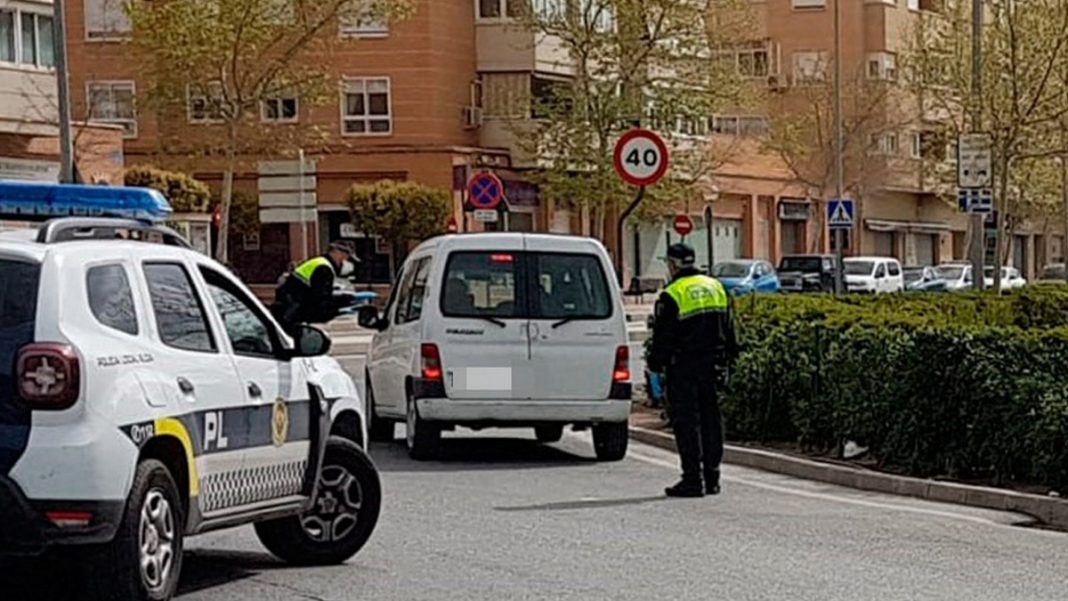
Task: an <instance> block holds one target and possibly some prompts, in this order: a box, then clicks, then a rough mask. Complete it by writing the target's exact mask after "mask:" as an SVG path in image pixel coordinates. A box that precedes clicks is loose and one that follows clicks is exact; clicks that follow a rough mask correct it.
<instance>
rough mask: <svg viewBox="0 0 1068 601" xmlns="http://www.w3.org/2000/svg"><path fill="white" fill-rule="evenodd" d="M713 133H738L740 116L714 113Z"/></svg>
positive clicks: (732, 134)
mask: <svg viewBox="0 0 1068 601" xmlns="http://www.w3.org/2000/svg"><path fill="white" fill-rule="evenodd" d="M712 133H717V134H726V135H729V136H737V135H738V117H731V116H725V115H713V116H712Z"/></svg>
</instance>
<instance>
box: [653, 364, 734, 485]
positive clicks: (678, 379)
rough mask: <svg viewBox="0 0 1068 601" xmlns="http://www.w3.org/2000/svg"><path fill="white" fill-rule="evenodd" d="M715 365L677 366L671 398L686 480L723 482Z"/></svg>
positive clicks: (670, 378)
mask: <svg viewBox="0 0 1068 601" xmlns="http://www.w3.org/2000/svg"><path fill="white" fill-rule="evenodd" d="M716 381H717V376H716V370H715V366H714V365H710V364H707V363H704V362H702V364H699V365H679V366H673V367H672V368H671V369H670V370H669V371H668V378H667V397H668V410H669V412H670V415H671V427H672V429H673V430H674V431H675V445H676V446H677V447H678V450H679V460H680V462H681V464H682V478H683V480H687V481H691V482H699V481H700V480H701V479H702V476H703V477H704V479H705V480H706V481H711V482H713V483H718V482H719V464H720V463H721V462H722V461H723V416H722V414H721V413H720V409H719V400H718V398H717V390H716Z"/></svg>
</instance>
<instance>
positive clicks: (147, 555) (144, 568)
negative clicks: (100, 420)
mask: <svg viewBox="0 0 1068 601" xmlns="http://www.w3.org/2000/svg"><path fill="white" fill-rule="evenodd" d="M184 530H185V520H184V514H183V512H182V501H181V499H180V498H179V496H178V487H177V486H176V485H175V483H174V478H173V477H172V476H171V473H170V471H168V470H167V467H166V466H165V465H163V463H161V462H159V461H157V460H155V459H146V460H145V461H142V462H141V463H140V464H139V465H138V466H137V471H136V472H134V479H133V485H132V486H131V487H130V496H129V497H128V498H127V499H126V510H125V511H124V513H123V516H122V523H121V524H119V529H118V532H116V534H115V538H114V539H113V540H112V541H111V542H110V543H107V544H106V545H103V546H102V547H96V546H94V547H91V548H89V549H86V550H85V551H86V552H85V555H84V557H83V561H84V566H85V568H86V570H87V576H88V580H89V581H90V586H88V587H87V589H86V591H87V592H89V594H90V596H92V595H94V594H95V595H96V597H97V598H99V599H107V600H110V599H130V600H133V601H166V600H168V599H170V598H171V597H173V596H174V593H175V591H176V590H177V588H178V578H179V576H180V574H181V571H182V543H183V538H182V537H183V534H184Z"/></svg>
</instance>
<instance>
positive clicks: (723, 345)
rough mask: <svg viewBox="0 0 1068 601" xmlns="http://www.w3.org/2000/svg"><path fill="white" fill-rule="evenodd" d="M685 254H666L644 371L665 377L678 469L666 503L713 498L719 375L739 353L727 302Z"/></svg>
mask: <svg viewBox="0 0 1068 601" xmlns="http://www.w3.org/2000/svg"><path fill="white" fill-rule="evenodd" d="M695 260H696V257H695V254H694V251H693V249H692V248H690V247H689V246H687V245H685V244H674V245H672V246H671V247H670V248H669V249H668V256H667V261H668V270H669V271H670V272H671V283H670V284H668V286H667V288H665V289H664V292H663V293H662V294H661V295H660V298H659V299H658V300H657V303H656V312H655V322H654V326H653V342H652V350H651V353H650V356H649V369H650V370H651V371H654V372H657V373H664V374H666V376H667V398H668V411H669V415H670V416H671V423H672V429H673V430H674V431H675V444H676V445H677V447H678V450H679V458H680V460H681V463H682V480H681V481H680V482H679V483H678V484H676V485H674V486H671V487H669V488H667V489H666V490H665V491H664V492H665V493H666V494H667V495H668V496H669V497H701V496H704V495H705V494H710V495H715V494H719V492H720V487H719V464H720V462H721V461H722V460H723V418H722V416H721V414H720V409H719V400H718V398H717V395H718V392H719V391H718V390H717V386H718V384H719V380H720V377H719V374H720V373H722V372H723V371H725V370H726V369H727V368H728V367H729V365H730V364H731V363H732V362H733V361H734V358H735V357H736V356H737V353H738V344H737V340H736V339H735V334H734V321H733V315H732V313H731V306H730V297H729V296H728V294H727V291H726V290H725V289H724V287H723V285H722V284H720V283H719V281H717V280H715V279H714V278H711V277H708V276H706V275H703V274H702V273H701V272H699V271H698V270H697V269H695V268H694V262H695Z"/></svg>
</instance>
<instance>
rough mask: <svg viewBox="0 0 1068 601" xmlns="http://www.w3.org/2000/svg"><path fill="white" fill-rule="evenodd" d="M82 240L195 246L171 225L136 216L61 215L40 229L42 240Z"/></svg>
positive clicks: (39, 235)
mask: <svg viewBox="0 0 1068 601" xmlns="http://www.w3.org/2000/svg"><path fill="white" fill-rule="evenodd" d="M78 240H136V241H139V242H151V243H156V244H165V245H167V246H178V247H181V248H192V246H190V244H189V242H187V241H186V239H185V238H183V237H182V236H181V234H179V233H178V232H175V231H174V230H172V229H171V228H169V227H166V226H162V225H154V224H152V223H148V222H145V221H138V220H135V219H114V218H106V217H105V218H100V217H60V218H58V219H52V220H49V221H46V222H45V223H44V225H42V226H41V229H40V230H39V231H38V232H37V242H38V243H40V244H52V243H55V242H73V241H78Z"/></svg>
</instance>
